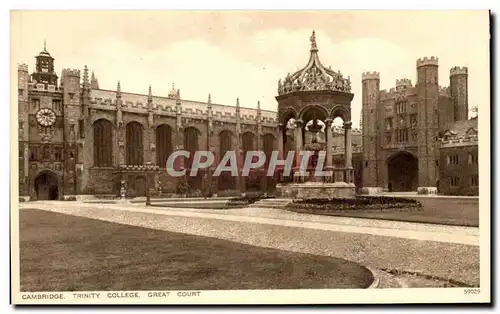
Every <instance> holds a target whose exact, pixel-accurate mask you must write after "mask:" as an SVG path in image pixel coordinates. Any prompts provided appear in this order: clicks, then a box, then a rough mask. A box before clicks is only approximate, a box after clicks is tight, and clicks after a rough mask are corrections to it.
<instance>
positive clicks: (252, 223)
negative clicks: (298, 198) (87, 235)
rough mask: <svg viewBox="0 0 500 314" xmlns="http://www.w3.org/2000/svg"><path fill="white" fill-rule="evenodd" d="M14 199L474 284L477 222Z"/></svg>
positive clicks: (387, 279)
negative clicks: (446, 223)
mask: <svg viewBox="0 0 500 314" xmlns="http://www.w3.org/2000/svg"><path fill="white" fill-rule="evenodd" d="M20 207H21V208H23V207H25V208H35V209H41V210H46V211H52V212H58V213H65V214H71V215H75V216H80V217H87V218H95V219H100V220H104V221H109V222H116V223H121V224H126V225H133V226H140V227H146V228H151V229H156V230H164V231H172V232H180V233H186V234H192V235H199V236H206V237H213V238H219V239H224V240H230V241H234V242H238V243H243V244H250V245H255V246H260V247H266V248H273V249H280V250H284V251H293V252H301V253H310V254H315V255H322V256H332V257H339V258H342V259H346V260H349V261H353V262H357V263H360V264H362V265H365V266H367V267H369V268H370V269H371V270H373V271H374V272H376V273H377V275H378V277H379V279H380V282H381V285H380V286H381V287H425V286H436V285H437V286H450V285H451V286H453V285H455V286H457V285H458V286H478V285H479V230H478V228H475V227H458V226H442V225H435V224H417V223H408V222H397V221H382V220H371V219H362V218H348V217H329V216H315V215H308V214H298V213H291V212H287V211H283V210H279V209H264V208H244V209H231V210H203V209H186V208H183V209H178V208H177V209H175V208H161V209H158V208H153V207H145V206H144V205H142V204H97V203H94V204H89V203H80V202H50V201H46V202H30V203H21V204H20Z"/></svg>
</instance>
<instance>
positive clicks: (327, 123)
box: [325, 119, 333, 182]
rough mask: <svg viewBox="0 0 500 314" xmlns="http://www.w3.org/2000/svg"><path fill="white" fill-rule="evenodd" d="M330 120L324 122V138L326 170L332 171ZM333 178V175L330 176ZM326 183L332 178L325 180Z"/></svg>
mask: <svg viewBox="0 0 500 314" xmlns="http://www.w3.org/2000/svg"><path fill="white" fill-rule="evenodd" d="M332 122H333V120H332V119H326V120H325V137H326V170H327V171H333V170H332V169H333V163H332V146H333V136H332ZM332 176H333V174H332ZM325 179H326V182H330V181H332V178H325Z"/></svg>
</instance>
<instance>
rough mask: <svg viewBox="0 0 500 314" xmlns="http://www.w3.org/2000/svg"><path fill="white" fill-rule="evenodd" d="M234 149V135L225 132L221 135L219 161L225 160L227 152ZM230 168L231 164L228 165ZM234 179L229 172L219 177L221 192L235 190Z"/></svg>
mask: <svg viewBox="0 0 500 314" xmlns="http://www.w3.org/2000/svg"><path fill="white" fill-rule="evenodd" d="M232 149H233V133H231V131H228V130H224V131H222V132H220V134H219V158H220V159H219V161H221V160H222V158H224V155H225V154H226V152H228V151H231V150H232ZM227 166H229V164H227ZM234 180H235V179H234V177H233V176H232V174H231V173H230V172H228V171H224V172H222V173H221V174H220V177H219V180H218V181H219V184H218V185H219V190H232V189H235V187H236V184H235V182H234Z"/></svg>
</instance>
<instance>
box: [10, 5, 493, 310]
mask: <svg viewBox="0 0 500 314" xmlns="http://www.w3.org/2000/svg"><path fill="white" fill-rule="evenodd" d="M10 18H11V21H10V27H11V108H12V110H11V121H12V123H11V134H13V135H12V138H11V169H12V170H13V171H11V193H12V196H11V274H12V275H11V289H12V299H11V302H12V303H13V304H16V305H23V304H74V305H78V304H166V305H194V304H204V305H205V304H377V303H381V304H384V303H386V304H396V303H410V304H413V303H415V304H416V303H490V302H491V279H490V272H491V265H490V257H491V256H490V254H491V249H490V236H491V232H490V210H491V209H490V205H491V204H490V173H491V172H490V168H491V164H490V145H489V143H490V103H491V99H490V12H489V11H486V10H483V11H36V10H35V11H28V10H26V11H22V10H17V11H11V13H10ZM16 134H17V137H16ZM480 143H482V145H481V146H480Z"/></svg>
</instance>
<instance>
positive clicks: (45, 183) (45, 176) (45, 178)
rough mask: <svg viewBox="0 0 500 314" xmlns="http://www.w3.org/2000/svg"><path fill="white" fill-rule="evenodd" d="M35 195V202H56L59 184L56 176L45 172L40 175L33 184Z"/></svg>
mask: <svg viewBox="0 0 500 314" xmlns="http://www.w3.org/2000/svg"><path fill="white" fill-rule="evenodd" d="M34 187H35V195H36V199H37V200H58V199H59V182H58V180H57V175H56V174H54V173H52V172H49V171H46V172H42V173H40V174H39V175H38V176H37V177H36V178H35V182H34Z"/></svg>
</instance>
